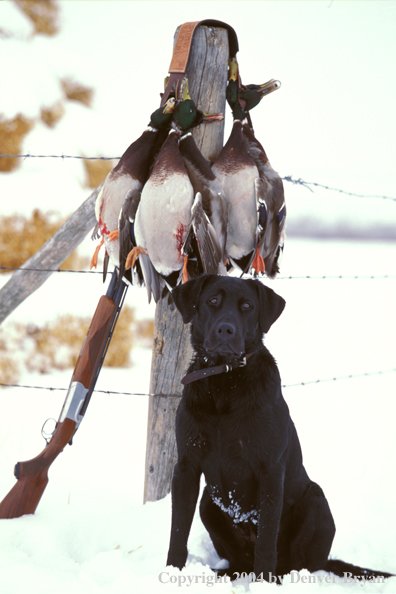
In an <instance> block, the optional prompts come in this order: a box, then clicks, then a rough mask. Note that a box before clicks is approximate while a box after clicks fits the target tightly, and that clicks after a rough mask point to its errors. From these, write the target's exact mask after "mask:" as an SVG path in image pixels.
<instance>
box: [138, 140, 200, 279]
mask: <svg viewBox="0 0 396 594" xmlns="http://www.w3.org/2000/svg"><path fill="white" fill-rule="evenodd" d="M180 135H181V132H180V131H178V130H175V129H172V130H171V131H170V132H169V134H168V137H167V139H166V140H165V142H164V144H163V146H162V148H161V150H160V152H159V155H158V157H157V160H156V162H155V165H154V167H153V170H152V172H151V175H150V177H149V179H148V180H147V182H146V184H145V186H144V188H143V191H142V194H141V197H140V203H139V208H138V209H137V213H136V219H135V237H136V243H137V247H135V248H134V249H133V250H132V252H131V253H130V254H129V256H128V258H127V262H126V267H127V268H129V267H133V266H134V264H135V261H136V258H137V257H138V256H139V255H140V254H144V255H148V256H149V258H150V261H151V262H152V264H153V266H154V268H155V269H156V270H157V272H158V273H159V274H161V275H162V276H163V277H164V278H166V279H167V281H168V282H169V284H170V285H171V286H173V285H174V284H175V283H176V282H177V280H178V277H179V272H180V270H181V269H182V268H183V270H184V273H186V266H187V257H186V256H185V254H183V253H182V248H183V244H184V242H185V239H186V236H187V231H188V230H189V227H190V222H191V208H192V205H193V200H194V190H193V186H192V184H191V182H190V179H189V177H188V173H187V170H186V167H185V165H184V162H183V159H182V157H181V154H180V150H179V143H178V141H179V138H180Z"/></svg>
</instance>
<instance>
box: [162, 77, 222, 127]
mask: <svg viewBox="0 0 396 594" xmlns="http://www.w3.org/2000/svg"><path fill="white" fill-rule="evenodd" d="M180 97H181V99H180V101H177V103H176V105H175V107H174V110H173V119H174V121H175V123H176V124H177V126H178V127H179V128H180V129H181V130H183V132H187V130H190V129H191V128H195V126H199V124H202V123H203V122H207V123H209V122H218V121H220V120H222V119H223V114H222V113H214V114H209V113H204V112H203V111H200V110H199V109H197V107H196V105H195V103H194V101H193V100H192V99H191V97H190V95H189V93H188V80H187V78H185V79H184V80H183V82H182V85H181V90H180Z"/></svg>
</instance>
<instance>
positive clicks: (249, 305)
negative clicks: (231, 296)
mask: <svg viewBox="0 0 396 594" xmlns="http://www.w3.org/2000/svg"><path fill="white" fill-rule="evenodd" d="M241 309H243V310H244V311H247V310H248V309H252V306H251V304H250V303H249V301H244V302H243V303H242V305H241Z"/></svg>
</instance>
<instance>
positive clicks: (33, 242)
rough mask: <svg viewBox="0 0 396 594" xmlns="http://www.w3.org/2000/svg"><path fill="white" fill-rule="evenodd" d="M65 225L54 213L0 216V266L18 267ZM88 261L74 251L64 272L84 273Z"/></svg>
mask: <svg viewBox="0 0 396 594" xmlns="http://www.w3.org/2000/svg"><path fill="white" fill-rule="evenodd" d="M63 223H64V220H63V219H60V218H58V217H56V216H55V215H54V213H42V212H41V211H40V210H38V209H35V210H34V211H33V213H32V215H31V217H30V218H27V217H25V216H24V215H21V214H14V215H11V216H3V217H0V266H6V267H10V268H18V267H19V266H21V265H22V264H23V263H24V262H26V260H28V259H29V258H30V257H31V256H33V254H35V253H36V252H37V251H38V250H39V249H40V248H41V246H42V245H43V244H44V243H45V242H46V241H47V240H48V239H49V238H50V237H52V235H53V234H54V233H55V231H57V230H58V229H59V227H60V226H61V225H62V224H63ZM87 267H88V261H87V260H86V259H84V258H81V256H79V255H78V253H77V251H74V252H73V253H72V254H71V255H70V256H69V257H68V258H67V260H65V261H64V262H63V264H62V266H61V269H64V270H68V269H69V270H81V269H82V268H87Z"/></svg>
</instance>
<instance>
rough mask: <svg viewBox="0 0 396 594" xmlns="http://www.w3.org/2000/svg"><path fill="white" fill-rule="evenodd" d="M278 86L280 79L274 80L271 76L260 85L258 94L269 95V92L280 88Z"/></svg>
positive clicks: (279, 85)
mask: <svg viewBox="0 0 396 594" xmlns="http://www.w3.org/2000/svg"><path fill="white" fill-rule="evenodd" d="M280 87H281V82H280V80H275V79H274V78H271V80H269V81H268V82H266V83H264V84H263V85H260V95H261V96H262V97H264V95H269V94H270V93H273V92H274V91H277V90H278V89H280Z"/></svg>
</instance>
